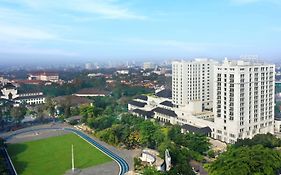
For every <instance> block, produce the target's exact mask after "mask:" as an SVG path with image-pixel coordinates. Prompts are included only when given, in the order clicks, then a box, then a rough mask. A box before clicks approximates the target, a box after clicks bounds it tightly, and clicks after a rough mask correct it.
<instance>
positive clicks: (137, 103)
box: [129, 101, 147, 108]
mask: <svg viewBox="0 0 281 175" xmlns="http://www.w3.org/2000/svg"><path fill="white" fill-rule="evenodd" d="M129 104H131V105H133V106H137V107H141V108H143V107H144V106H145V105H147V103H143V102H139V101H129Z"/></svg>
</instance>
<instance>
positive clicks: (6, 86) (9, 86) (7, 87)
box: [3, 83, 16, 89]
mask: <svg viewBox="0 0 281 175" xmlns="http://www.w3.org/2000/svg"><path fill="white" fill-rule="evenodd" d="M4 88H6V89H15V88H16V86H15V85H13V84H12V83H7V84H5V85H4V86H3V89H4Z"/></svg>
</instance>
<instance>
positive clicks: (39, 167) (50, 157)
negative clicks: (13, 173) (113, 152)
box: [8, 134, 112, 175]
mask: <svg viewBox="0 0 281 175" xmlns="http://www.w3.org/2000/svg"><path fill="white" fill-rule="evenodd" d="M72 144H73V145H74V157H75V168H79V169H83V168H87V167H91V166H95V165H99V164H103V163H106V162H109V161H112V159H111V158H109V157H108V156H106V155H105V154H103V153H102V152H100V151H99V150H97V149H96V148H95V147H93V146H92V145H90V144H89V143H88V142H86V141H84V140H83V139H81V138H80V137H78V136H76V135H75V134H66V135H63V136H57V137H51V138H47V139H42V140H36V141H31V142H25V143H20V144H11V145H9V146H8V152H9V154H10V157H11V159H12V161H13V163H14V165H15V168H16V170H17V173H18V174H20V175H63V174H64V173H65V172H66V171H67V170H69V169H71V145H72Z"/></svg>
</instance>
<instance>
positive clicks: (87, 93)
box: [73, 88, 109, 97]
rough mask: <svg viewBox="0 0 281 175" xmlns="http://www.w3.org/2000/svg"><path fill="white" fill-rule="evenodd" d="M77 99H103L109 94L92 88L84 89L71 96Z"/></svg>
mask: <svg viewBox="0 0 281 175" xmlns="http://www.w3.org/2000/svg"><path fill="white" fill-rule="evenodd" d="M73 95H75V96H78V97H104V96H107V95H109V92H107V91H103V90H98V89H94V88H85V89H81V90H80V91H78V92H76V93H75V94H73Z"/></svg>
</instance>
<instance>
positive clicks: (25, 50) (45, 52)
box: [0, 46, 79, 57]
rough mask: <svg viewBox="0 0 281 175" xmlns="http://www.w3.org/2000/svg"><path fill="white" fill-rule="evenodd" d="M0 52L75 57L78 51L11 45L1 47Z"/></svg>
mask: <svg viewBox="0 0 281 175" xmlns="http://www.w3.org/2000/svg"><path fill="white" fill-rule="evenodd" d="M0 53H1V54H15V55H16V54H25V55H54V56H67V57H76V56H79V54H78V53H76V52H73V51H66V50H63V49H46V48H35V47H30V46H23V47H19V46H13V47H1V48H0Z"/></svg>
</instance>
